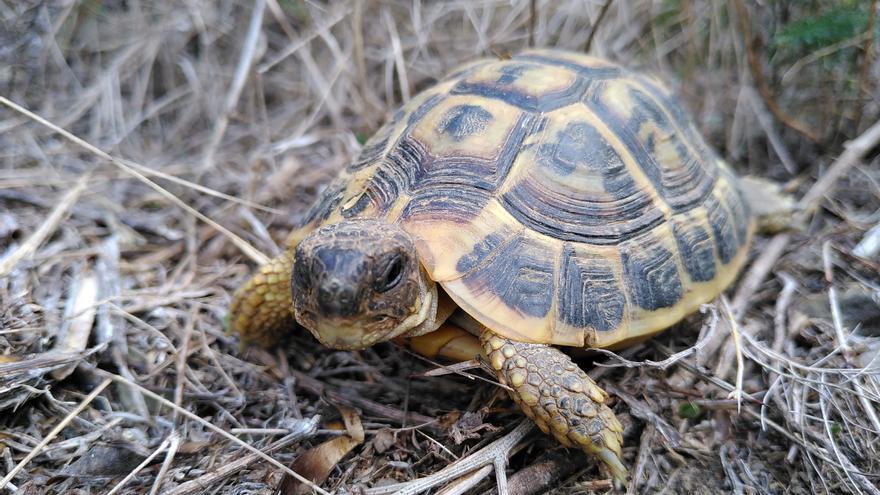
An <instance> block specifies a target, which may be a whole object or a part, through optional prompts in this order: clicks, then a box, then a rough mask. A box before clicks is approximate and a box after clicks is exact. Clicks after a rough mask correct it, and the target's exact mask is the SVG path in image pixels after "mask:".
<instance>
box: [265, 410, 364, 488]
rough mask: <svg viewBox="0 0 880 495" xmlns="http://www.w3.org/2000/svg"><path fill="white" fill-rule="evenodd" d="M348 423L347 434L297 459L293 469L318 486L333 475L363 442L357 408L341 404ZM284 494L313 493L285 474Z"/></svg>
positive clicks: (313, 448)
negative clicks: (344, 458)
mask: <svg viewBox="0 0 880 495" xmlns="http://www.w3.org/2000/svg"><path fill="white" fill-rule="evenodd" d="M337 407H338V409H339V412H340V413H341V414H342V420H343V421H344V422H345V431H346V433H348V434H347V435H343V436H339V437H336V438H334V439H332V440H328V441H326V442H324V443H322V444H320V445H317V446H315V447H312V448H311V449H310V450H308V451H307V452H306V453H304V454H303V455H301V456H299V457H297V458H296V460H295V461H293V464H291V465H290V469H292V470H293V471H296V472H297V473H299V474H301V475H302V476H303V477H305V478H307V479H309V480H311V481H312V482H314V483H315V484H316V485H321V484H323V483H324V482H325V481H327V478H328V477H329V476H330V472H331V471H332V470H333V467H334V466H336V464H337V463H338V462H339V461H341V460H342V458H343V457H345V456H346V455H347V454H348V453H349V452H351V450H352V449H354V448H355V447H357V446H358V445H360V444H361V443H363V441H364V427H363V425H362V424H361V418H360V417H359V416H358V414H357V411H355V410H354V409H352V408H350V407H347V406H337ZM279 493H280V494H281V495H305V494H307V493H311V489H310V488H309V487H308V486H305V485H303V484H302V483H300V482H299V481H297V480H296V479H294V478H293V477H291V476H285V477H284V479H283V480H281V487H280V489H279Z"/></svg>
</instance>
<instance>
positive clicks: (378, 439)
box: [373, 428, 396, 454]
mask: <svg viewBox="0 0 880 495" xmlns="http://www.w3.org/2000/svg"><path fill="white" fill-rule="evenodd" d="M395 441H396V439H395V438H394V433H392V432H391V428H382V429H381V430H379V431H378V432H376V434H375V435H373V450H375V451H376V452H378V453H380V454H382V453H384V452H385V451H386V450H388V449H389V448H391V446H392V445H394V442H395Z"/></svg>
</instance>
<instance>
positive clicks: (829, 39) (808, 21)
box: [773, 7, 868, 50]
mask: <svg viewBox="0 0 880 495" xmlns="http://www.w3.org/2000/svg"><path fill="white" fill-rule="evenodd" d="M867 27H868V13H867V12H865V11H864V10H863V9H860V8H856V7H838V8H834V9H831V10H829V11H827V12H823V13H821V14H818V15H815V16H811V17H805V18H803V19H799V20H796V21H793V22H790V23H788V24H786V25H785V26H784V27H783V28H782V29H781V30H780V31H779V32H778V33H777V34H776V35H775V36H774V37H773V44H774V45H775V46H777V47H780V48H803V49H806V50H815V49H818V48H823V47H826V46H829V45H833V44H835V43H839V42H841V41H844V40H847V39H850V38H853V37H855V36H857V35H858V34H859V33H862V32H864V31H865V29H867Z"/></svg>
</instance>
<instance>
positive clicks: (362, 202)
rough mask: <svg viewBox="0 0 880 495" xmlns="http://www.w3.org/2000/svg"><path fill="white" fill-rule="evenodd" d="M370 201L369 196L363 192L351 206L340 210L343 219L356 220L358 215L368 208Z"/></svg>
mask: <svg viewBox="0 0 880 495" xmlns="http://www.w3.org/2000/svg"><path fill="white" fill-rule="evenodd" d="M370 203H372V200H371V198H370V195H369V194H367V193H366V192H364V193H363V194H361V195H360V197H359V198H358V199H357V201H355V203H354V204H353V205H351V206H350V207H348V208H343V209H342V210H341V212H342V217H343V218H356V217H357V216H358V215H360V214H361V213H363V212H364V210H366V209H367V207H368V206H370Z"/></svg>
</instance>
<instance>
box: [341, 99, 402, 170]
mask: <svg viewBox="0 0 880 495" xmlns="http://www.w3.org/2000/svg"><path fill="white" fill-rule="evenodd" d="M404 113H405V112H404V110H403V108H400V109H398V110H397V111H396V112H394V116H393V117H391V120H389V121H388V122H386V123H385V125H383V126H382V127H380V128H379V130H378V131H376V134H374V135H373V136H372V137H371V138H370V139H368V140H367V142H366V143H364V147H363V149H362V150H361V152H360V154H358V157H357V159H356V160H355V161H354V162H353V163H351V164H350V165H349V166H348V171H349V172H354V171H357V170H360V169H362V168H364V167H368V166H370V165H372V164H373V163H375V162H376V161H377V160H379V159H380V158H381V156H382V152H383V151H385V147H386V146H387V145H388V141H390V140H391V134H392V132H393V131H394V128H395V127H397V124H398V123H399V122H400V120H401V119H403V116H404Z"/></svg>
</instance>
